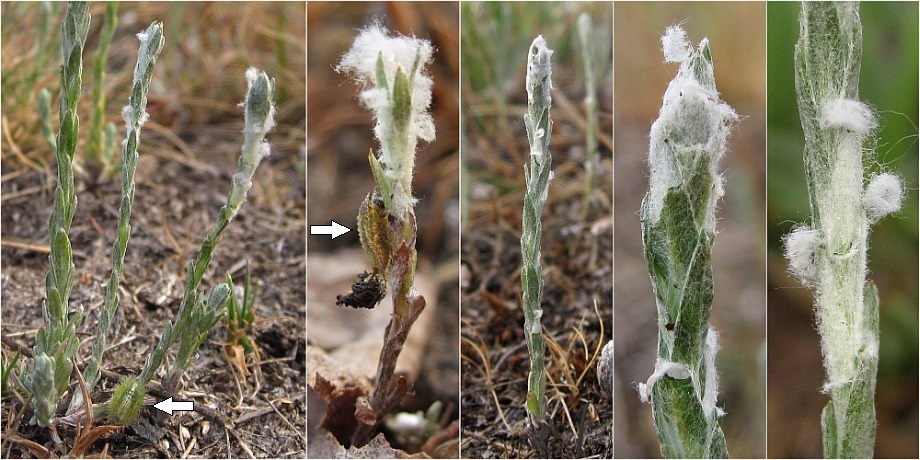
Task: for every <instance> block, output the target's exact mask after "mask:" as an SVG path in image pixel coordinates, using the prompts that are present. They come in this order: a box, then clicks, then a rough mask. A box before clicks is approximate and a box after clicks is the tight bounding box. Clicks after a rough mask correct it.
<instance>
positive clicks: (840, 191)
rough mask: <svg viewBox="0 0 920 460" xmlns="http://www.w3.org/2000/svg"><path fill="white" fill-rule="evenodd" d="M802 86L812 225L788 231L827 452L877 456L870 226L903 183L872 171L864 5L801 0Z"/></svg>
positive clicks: (889, 207) (798, 78) (798, 66)
mask: <svg viewBox="0 0 920 460" xmlns="http://www.w3.org/2000/svg"><path fill="white" fill-rule="evenodd" d="M799 25H800V36H799V41H798V43H797V44H796V48H795V84H796V93H797V96H798V104H799V116H800V118H801V121H802V128H803V130H804V133H805V175H806V178H807V180H808V195H809V198H810V202H811V214H812V217H811V223H809V224H803V225H800V226H798V227H797V228H795V229H794V230H793V231H792V233H790V234H788V235H786V236H785V238H784V243H785V252H786V257H787V259H789V270H790V271H791V272H792V273H793V274H795V275H796V276H797V277H798V278H799V279H800V280H801V282H802V284H804V285H805V286H807V287H809V288H810V289H812V290H813V291H814V294H815V316H816V319H817V323H818V332H819V333H820V335H821V350H822V354H823V357H824V367H825V369H826V371H827V381H826V382H825V384H824V388H823V391H824V392H825V393H830V396H831V401H830V402H829V403H828V404H827V406H825V408H824V411H823V412H822V414H821V428H822V431H823V434H824V456H825V457H827V458H871V457H872V455H873V451H874V447H875V428H876V421H875V403H874V399H875V383H876V372H877V368H878V351H879V316H878V314H879V312H878V292H877V290H876V288H875V285H874V284H873V283H872V282H871V281H867V280H866V251H867V248H868V235H869V227H870V226H871V225H872V224H874V223H875V222H877V221H878V220H879V219H881V218H882V217H884V216H885V215H887V214H890V213H892V212H895V211H897V210H899V209H900V207H901V199H902V197H903V191H902V187H901V180H900V179H899V178H898V177H897V176H895V175H893V174H890V173H881V174H877V175H874V176H872V177H869V178H868V180H867V177H866V176H867V174H866V171H865V165H867V164H869V163H870V162H869V161H868V158H869V157H870V155H871V153H872V147H871V146H872V143H873V133H874V131H875V129H876V126H877V122H876V117H875V113H874V112H873V111H872V109H871V108H870V107H869V106H868V105H866V104H865V103H863V102H861V101H860V100H859V71H860V59H861V54H862V25H861V23H860V20H859V4H858V3H856V2H845V3H823V2H804V3H802V9H801V14H800V15H799Z"/></svg>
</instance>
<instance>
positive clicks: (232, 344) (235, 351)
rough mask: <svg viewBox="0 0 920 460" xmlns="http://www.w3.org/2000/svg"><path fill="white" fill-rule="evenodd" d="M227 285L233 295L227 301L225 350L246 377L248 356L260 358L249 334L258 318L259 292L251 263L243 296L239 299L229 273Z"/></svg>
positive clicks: (247, 373) (247, 265)
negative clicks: (253, 284)
mask: <svg viewBox="0 0 920 460" xmlns="http://www.w3.org/2000/svg"><path fill="white" fill-rule="evenodd" d="M227 285H228V286H230V292H231V295H230V299H229V301H228V302H227V316H226V319H227V343H226V344H225V345H224V352H225V353H226V354H227V357H228V358H229V360H230V362H231V363H233V365H234V366H236V368H237V369H238V370H239V371H240V373H241V374H243V376H244V377H245V376H248V375H250V373H249V368H248V366H247V365H246V357H247V356H253V357H254V358H255V359H256V361H257V362H258V360H259V348H258V347H256V345H255V342H254V341H253V340H252V338H251V337H250V336H249V334H250V332H251V331H250V329H251V328H252V323H254V322H255V320H256V310H255V301H256V297H257V296H258V294H259V286H258V285H256V286H255V287H253V286H252V281H251V278H250V273H249V264H246V279H245V281H244V284H243V296H242V298H240V299H237V296H236V290H235V289H234V286H233V279H232V278H231V277H230V274H229V273H228V274H227ZM256 370H258V366H257V367H256Z"/></svg>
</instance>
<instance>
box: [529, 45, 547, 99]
mask: <svg viewBox="0 0 920 460" xmlns="http://www.w3.org/2000/svg"><path fill="white" fill-rule="evenodd" d="M552 56H553V50H551V49H549V48H548V47H547V46H546V40H544V39H543V36H542V35H538V36H537V38H535V39H534V40H533V43H531V45H530V58H529V59H528V60H527V81H526V84H527V85H526V86H527V93H528V94H527V96H528V99H529V100H536V99H537V98H540V99H546V100H547V101H551V99H552V98H551V97H550V90H551V89H552V88H553V83H552V76H553V68H552V64H551V62H550V59H551V58H552ZM533 81H542V82H545V84H544V85H543V91H544V93H543V94H530V91H531V89H532V88H533V85H532V82H533ZM549 105H550V103H549V102H547V106H549Z"/></svg>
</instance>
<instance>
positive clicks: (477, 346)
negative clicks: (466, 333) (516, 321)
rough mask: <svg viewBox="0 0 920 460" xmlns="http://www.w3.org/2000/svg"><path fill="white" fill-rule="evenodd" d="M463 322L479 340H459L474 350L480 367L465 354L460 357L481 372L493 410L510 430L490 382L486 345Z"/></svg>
mask: <svg viewBox="0 0 920 460" xmlns="http://www.w3.org/2000/svg"><path fill="white" fill-rule="evenodd" d="M463 322H464V323H466V326H467V327H468V328H469V330H470V331H473V333H475V334H476V338H477V339H479V344H476V343H474V342H473V341H472V340H471V339H469V338H467V337H463V336H460V340H461V341H462V342H463V343H466V344H468V345H469V346H470V347H471V348H472V349H473V350H476V354H478V355H479V359H480V360H481V361H482V366H479V365H478V364H476V362H475V361H474V360H473V359H472V358H470V357H468V356H466V355H465V354H461V355H460V357H461V358H462V359H465V360H467V361H469V362H470V364H472V365H473V366H475V367H476V368H477V369H479V370H480V371H481V373H482V375H483V377H485V380H486V385H487V386H488V387H489V394H491V395H492V400H493V401H495V409H496V410H498V416H499V418H501V420H502V423H503V424H504V425H505V428H506V429H508V430H511V425H508V421H507V420H505V412H504V411H503V410H502V405H501V404H499V403H498V394H496V393H495V384H494V383H493V382H492V362H491V361H490V360H489V354H488V352H486V351H484V350H486V344H485V342H484V341H483V340H482V336H481V335H479V332H477V331H476V329H475V328H473V326H472V325H471V324H469V322H468V321H467V320H466V319H464V320H463ZM461 349H462V347H461Z"/></svg>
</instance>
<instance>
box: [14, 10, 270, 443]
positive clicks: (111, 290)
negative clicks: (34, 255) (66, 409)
mask: <svg viewBox="0 0 920 460" xmlns="http://www.w3.org/2000/svg"><path fill="white" fill-rule="evenodd" d="M89 23H90V16H89V7H88V5H87V4H86V3H85V2H72V3H70V4H69V5H68V9H67V13H66V17H65V19H64V24H63V27H62V31H63V35H64V37H63V40H62V47H63V55H64V61H65V64H64V66H63V69H62V72H61V103H60V131H59V133H58V136H57V139H56V141H55V145H56V151H55V153H56V158H57V161H58V184H57V188H56V190H55V196H54V208H53V210H52V215H51V219H50V222H49V233H50V238H51V255H50V256H49V261H50V269H49V272H48V276H47V280H46V295H47V299H46V300H45V302H44V303H43V305H42V316H43V318H44V321H45V324H44V326H43V327H42V328H41V329H39V331H38V334H37V336H36V344H35V348H34V350H33V353H32V361H31V366H30V368H29V369H28V371H27V372H26V373H25V375H24V376H23V384H24V387H25V388H26V389H27V390H28V392H29V394H30V397H31V405H32V409H33V412H34V420H35V421H36V423H38V424H39V425H41V426H43V427H44V426H49V425H52V424H53V422H54V418H55V415H56V408H57V404H58V401H59V400H60V399H61V397H62V396H63V395H64V393H65V392H66V391H67V390H68V388H69V384H70V379H71V373H72V371H73V370H74V367H73V359H74V356H75V354H76V352H77V349H78V341H77V339H76V336H75V334H76V329H77V328H78V327H79V326H80V324H81V322H82V319H83V309H82V307H78V308H77V310H76V311H74V312H72V313H71V312H70V311H69V305H68V304H69V302H68V300H69V296H70V290H71V287H72V285H73V281H74V263H73V256H72V249H71V245H70V240H69V237H68V233H69V229H70V225H71V222H72V220H73V216H74V210H75V208H76V203H77V199H76V196H75V194H74V171H73V160H74V153H75V149H76V145H77V138H78V126H79V119H78V117H77V115H76V107H77V101H78V99H79V95H80V90H81V83H82V78H81V77H82V64H83V63H82V50H83V44H84V42H85V40H86V35H87V32H88V29H89ZM138 39H139V40H140V43H141V44H140V47H139V51H138V62H137V65H136V67H135V70H134V80H133V88H132V92H131V96H130V99H129V101H128V105H127V106H126V107H125V108H124V110H123V112H122V113H123V116H124V118H125V123H126V125H127V139H126V140H125V141H124V143H123V149H122V166H121V172H122V198H121V205H120V208H119V209H120V211H119V219H118V236H117V239H116V241H115V244H114V245H113V250H112V272H111V276H110V278H109V282H108V285H107V289H106V300H105V303H104V305H103V310H102V312H101V313H100V320H99V323H98V325H97V326H98V328H97V331H96V335H95V341H94V342H93V354H92V356H91V357H90V359H89V364H88V365H87V367H86V379H85V381H84V379H83V377H82V375H80V374H78V379H79V382H80V385H81V388H83V391H82V392H81V393H79V395H75V397H74V399H73V401H72V410H73V409H81V408H83V407H90V405H89V404H90V402H89V401H87V399H88V397H89V395H90V394H91V393H90V392H91V390H92V388H93V386H94V385H95V384H96V383H97V382H98V380H99V376H100V370H101V367H102V362H103V352H104V350H105V346H106V341H107V337H108V331H109V327H110V324H111V321H112V319H113V317H114V314H115V311H116V309H117V307H118V304H119V295H118V285H119V282H120V278H121V275H122V272H123V268H124V267H123V265H124V257H125V251H126V248H127V244H128V238H129V236H130V234H131V226H130V223H129V221H130V216H131V209H132V207H133V203H134V189H135V182H134V173H135V170H136V166H137V159H138V152H137V147H138V144H139V143H140V131H141V127H142V126H143V124H144V122H146V120H147V113H146V111H145V108H146V104H147V90H148V88H149V86H150V81H151V79H152V76H153V70H154V65H155V63H156V60H157V57H158V56H159V53H160V51H161V50H162V48H163V44H164V38H163V25H162V24H161V23H159V22H154V23H153V24H151V25H150V27H148V28H147V29H146V30H145V31H143V32H141V33H140V34H138ZM246 77H247V80H248V81H249V90H248V93H247V96H246V100H245V102H244V110H245V118H246V120H245V127H244V144H243V151H242V154H241V156H240V160H239V172H238V173H237V174H236V175H234V176H233V182H232V184H231V187H230V192H229V195H228V198H227V204H226V205H224V207H223V208H221V210H220V213H219V215H218V221H217V223H216V224H215V226H214V228H213V229H212V230H211V231H210V232H209V233H208V235H207V236H206V237H205V239H204V241H203V242H202V245H201V248H200V250H199V252H198V256H197V258H196V259H195V261H194V262H190V263H189V265H188V267H187V270H186V287H185V295H184V297H183V300H182V303H181V306H180V309H179V313H178V317H177V319H176V320H175V322H169V323H167V324H166V327H165V329H164V331H163V333H162V335H161V340H160V343H159V344H158V345H157V347H156V349H155V351H154V353H153V354H152V355H151V356H149V357H148V359H147V362H146V363H145V366H144V369H143V372H142V373H141V375H140V377H139V378H128V379H126V380H125V381H124V382H122V383H121V384H120V385H119V386H118V387H117V388H116V390H115V393H114V395H113V397H112V400H110V401H109V403H108V404H106V405H104V406H101V407H98V408H96V409H95V410H96V411H97V412H98V415H105V416H107V417H108V418H109V419H110V420H111V421H113V422H115V423H117V424H120V425H127V424H129V423H131V421H133V420H134V418H136V417H137V415H138V413H139V411H140V408H141V405H142V403H143V398H144V395H145V393H146V385H147V384H148V383H149V382H150V380H151V379H152V378H153V376H154V374H155V373H156V371H157V369H158V368H159V367H160V365H161V364H162V361H163V358H164V356H165V353H166V351H167V350H168V349H169V348H170V347H171V346H172V345H173V344H174V343H176V342H179V349H178V351H177V354H176V359H175V360H174V361H173V364H172V366H171V369H170V373H169V375H168V376H167V377H166V378H165V379H164V380H163V382H164V383H163V387H164V390H165V391H167V392H172V391H174V390H176V389H177V386H178V381H179V377H180V375H181V373H182V371H184V370H185V369H186V368H187V367H188V365H189V363H190V362H191V358H192V356H193V354H194V352H195V350H197V349H198V347H199V346H200V345H201V343H202V342H203V341H204V339H205V338H206V337H207V333H208V331H209V330H210V328H211V327H212V326H213V325H214V324H215V323H216V322H217V321H218V320H219V319H220V317H221V316H222V315H223V308H224V306H225V305H226V303H227V301H228V299H229V297H230V288H229V286H228V285H227V284H224V283H221V284H219V285H217V286H216V287H215V288H213V289H212V290H211V291H210V293H209V294H208V295H207V296H204V295H202V294H201V293H199V292H198V287H199V285H200V282H201V279H202V277H203V275H204V272H205V270H206V269H207V266H208V264H209V262H210V260H211V256H212V254H213V250H214V248H215V247H216V245H217V243H218V242H219V240H220V236H221V234H222V232H223V230H224V229H225V228H226V227H227V225H228V224H229V223H230V220H232V219H233V217H234V216H235V215H236V213H237V211H238V210H239V207H240V206H241V205H242V203H243V201H244V200H245V198H246V194H247V192H248V191H249V189H250V188H251V186H252V176H253V173H254V171H255V169H256V167H257V166H258V164H259V162H260V161H261V159H262V158H264V157H265V156H266V155H268V153H269V146H268V144H267V143H266V142H265V140H264V137H265V134H266V133H267V132H268V131H269V130H270V129H271V128H272V127H273V126H274V121H273V113H274V105H273V103H272V99H273V95H274V88H275V85H274V80H272V79H270V78H269V77H268V76H267V75H266V74H265V73H264V72H261V71H258V70H256V69H253V68H251V69H249V70H248V71H247V72H246ZM4 374H8V370H7V369H4ZM90 412H92V411H90ZM91 415H93V414H91V413H90V414H87V416H91ZM88 420H90V424H91V420H92V419H91V418H89V419H88ZM100 428H101V427H100ZM85 434H87V435H88V434H89V432H87V433H85ZM86 447H88V445H87V446H86ZM75 448H76V446H75Z"/></svg>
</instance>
